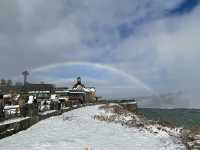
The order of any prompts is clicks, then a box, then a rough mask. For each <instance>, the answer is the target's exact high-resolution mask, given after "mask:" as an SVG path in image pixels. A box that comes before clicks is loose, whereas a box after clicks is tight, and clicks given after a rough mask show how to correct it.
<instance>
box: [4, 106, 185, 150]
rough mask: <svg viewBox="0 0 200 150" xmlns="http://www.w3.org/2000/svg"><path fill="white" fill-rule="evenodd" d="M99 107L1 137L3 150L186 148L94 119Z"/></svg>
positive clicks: (166, 138)
mask: <svg viewBox="0 0 200 150" xmlns="http://www.w3.org/2000/svg"><path fill="white" fill-rule="evenodd" d="M102 111H104V110H99V109H98V107H97V106H89V107H85V108H80V109H77V110H73V111H70V112H67V113H65V114H63V115H62V116H58V117H52V118H49V119H47V120H44V121H41V122H39V123H38V124H36V125H34V126H33V127H31V128H29V129H28V130H26V131H22V132H20V133H18V134H16V135H13V136H11V137H8V138H5V139H2V140H0V149H1V150H83V149H84V146H85V145H89V149H92V150H133V149H134V150H182V149H184V146H183V145H182V144H180V141H178V140H177V139H175V138H173V137H171V136H168V135H163V134H159V133H158V134H153V133H149V132H144V131H141V130H139V129H136V128H127V127H125V126H122V125H120V124H114V123H106V122H101V121H98V120H95V119H94V115H96V114H98V113H100V112H102Z"/></svg>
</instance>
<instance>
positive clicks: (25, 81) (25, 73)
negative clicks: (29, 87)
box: [22, 70, 30, 85]
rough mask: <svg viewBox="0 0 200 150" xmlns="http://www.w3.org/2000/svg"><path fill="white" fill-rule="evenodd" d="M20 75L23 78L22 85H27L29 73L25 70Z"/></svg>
mask: <svg viewBox="0 0 200 150" xmlns="http://www.w3.org/2000/svg"><path fill="white" fill-rule="evenodd" d="M22 75H23V76H24V85H26V84H27V77H28V76H29V75H30V74H29V72H28V71H27V70H26V71H24V72H22Z"/></svg>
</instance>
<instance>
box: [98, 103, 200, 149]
mask: <svg viewBox="0 0 200 150" xmlns="http://www.w3.org/2000/svg"><path fill="white" fill-rule="evenodd" d="M99 109H103V110H104V111H105V113H100V114H97V115H95V116H94V119H97V120H100V121H106V122H114V123H120V124H121V125H122V126H124V125H125V126H127V127H136V128H138V129H140V130H146V131H148V132H150V133H154V134H158V133H161V134H168V135H169V136H172V137H175V138H177V139H179V141H182V143H183V144H184V145H185V147H186V149H188V150H199V149H200V134H199V133H200V132H199V131H200V130H197V129H193V130H192V129H191V130H189V129H184V128H179V127H176V126H174V125H172V124H170V123H168V122H159V121H152V120H147V119H145V117H144V115H143V114H141V113H138V112H136V111H134V112H130V111H128V110H127V109H124V107H122V106H120V105H118V104H106V105H101V106H100V107H99Z"/></svg>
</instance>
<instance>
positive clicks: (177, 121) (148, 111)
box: [139, 108, 200, 128]
mask: <svg viewBox="0 0 200 150" xmlns="http://www.w3.org/2000/svg"><path fill="white" fill-rule="evenodd" d="M139 112H142V113H143V114H144V116H145V117H146V118H147V119H150V120H160V121H166V122H169V123H171V124H174V125H176V126H182V127H185V128H191V127H198V126H199V127H200V109H155V108H141V109H139Z"/></svg>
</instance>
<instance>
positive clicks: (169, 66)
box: [0, 0, 200, 105]
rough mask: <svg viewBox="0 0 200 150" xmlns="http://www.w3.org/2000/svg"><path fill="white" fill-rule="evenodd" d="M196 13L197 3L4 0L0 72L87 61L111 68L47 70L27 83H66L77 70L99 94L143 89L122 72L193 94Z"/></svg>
mask: <svg viewBox="0 0 200 150" xmlns="http://www.w3.org/2000/svg"><path fill="white" fill-rule="evenodd" d="M199 15H200V3H199V0H167V1H164V0H134V1H133V0H101V1H98V0H84V1H82V0H76V1H75V0H58V1H54V0H48V1H47V0H29V1H27V0H16V1H14V2H13V1H12V2H11V1H7V0H2V1H1V2H0V50H1V55H0V68H1V74H0V77H4V78H14V77H15V76H18V75H19V74H20V73H21V72H22V71H23V70H25V69H28V70H31V69H37V68H40V67H42V66H46V68H48V66H49V65H53V64H57V63H60V64H62V63H64V62H87V63H95V64H100V65H104V66H109V67H107V69H105V68H104V69H102V68H95V67H94V66H93V67H91V66H84V65H81V64H78V65H71V66H67V67H65V66H60V67H57V68H56V67H54V68H51V67H50V68H49V70H48V69H47V70H44V71H40V72H39V73H38V74H32V76H30V80H31V81H34V80H36V79H37V80H41V81H49V80H50V79H51V80H54V81H55V82H56V81H59V83H60V82H61V81H62V82H63V84H65V85H66V84H69V83H71V82H69V81H71V80H72V78H73V76H74V78H75V76H76V75H81V76H83V78H84V79H85V81H86V82H87V83H88V84H89V85H94V86H95V85H97V86H98V87H101V88H102V87H104V89H103V90H102V89H100V90H99V93H101V94H102V95H105V96H110V97H118V96H119V95H122V96H134V95H135V93H139V94H141V95H143V94H145V92H144V91H145V90H144V89H141V86H140V85H138V84H137V83H133V82H129V79H125V77H124V76H123V74H126V75H128V76H129V77H131V78H132V79H133V78H134V79H137V80H139V81H140V82H141V84H144V85H146V86H148V87H151V89H153V90H154V91H155V92H156V93H167V92H171V91H179V90H183V91H198V90H199V89H200V87H199V85H200V79H199V76H200V71H199V69H198V68H199V63H200V61H199V58H198V56H199V54H200V51H199V49H200V43H199V40H198V39H199V34H200V29H199V26H200V20H199ZM108 68H115V69H116V70H119V71H118V73H117V72H116V71H114V72H113V70H112V69H108ZM119 72H121V74H120V73H119ZM122 72H123V73H122ZM65 78H66V81H65V80H64V79H65ZM136 82H137V81H136ZM125 84H126V85H127V87H128V88H124V87H123V89H122V88H121V89H120V88H119V87H120V85H125ZM111 87H112V88H113V89H110V90H105V89H106V88H107V89H109V88H111ZM136 89H137V90H136ZM134 91H135V93H134ZM197 93H198V92H197ZM196 95H197V96H198V94H196ZM193 104H198V105H200V102H198V101H194V102H191V105H193Z"/></svg>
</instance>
